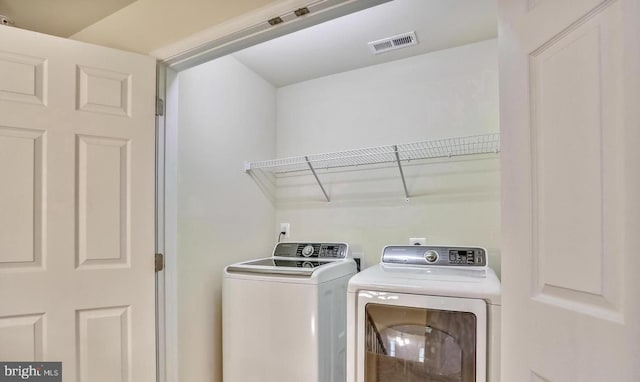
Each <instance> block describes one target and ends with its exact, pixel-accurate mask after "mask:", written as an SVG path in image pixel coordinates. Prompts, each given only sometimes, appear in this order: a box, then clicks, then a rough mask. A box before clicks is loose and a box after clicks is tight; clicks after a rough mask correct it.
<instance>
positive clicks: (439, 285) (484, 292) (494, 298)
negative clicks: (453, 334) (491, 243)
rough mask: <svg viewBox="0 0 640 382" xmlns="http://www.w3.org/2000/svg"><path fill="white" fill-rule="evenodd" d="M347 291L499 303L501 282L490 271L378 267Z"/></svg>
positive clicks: (360, 275)
mask: <svg viewBox="0 0 640 382" xmlns="http://www.w3.org/2000/svg"><path fill="white" fill-rule="evenodd" d="M348 290H349V292H350V293H357V292H358V291H360V290H371V291H381V292H390V293H409V294H416V295H431V296H446V297H465V298H476V299H483V300H486V301H487V302H489V303H491V304H497V305H499V304H500V294H501V291H500V280H498V277H497V276H496V274H495V272H494V271H493V270H492V269H491V268H481V269H469V268H459V267H442V266H434V267H430V266H413V267H411V266H406V265H390V264H377V265H374V266H372V267H369V268H367V269H365V270H363V271H362V272H360V273H358V274H356V275H355V276H353V277H352V278H351V280H349V287H348Z"/></svg>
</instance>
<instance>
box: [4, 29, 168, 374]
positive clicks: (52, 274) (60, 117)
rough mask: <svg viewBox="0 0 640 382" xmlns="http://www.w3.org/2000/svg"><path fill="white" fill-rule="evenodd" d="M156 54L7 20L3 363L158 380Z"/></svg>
mask: <svg viewBox="0 0 640 382" xmlns="http://www.w3.org/2000/svg"><path fill="white" fill-rule="evenodd" d="M154 99H155V61H154V59H152V58H151V57H146V56H141V55H137V54H133V53H127V52H121V51H117V50H113V49H108V48H103V47H98V46H92V45H88V44H84V43H80V42H76V41H71V40H66V39H61V38H57V37H51V36H46V35H42V34H37V33H33V32H28V31H24V30H19V29H16V28H10V27H5V26H0V182H1V183H0V360H3V361H32V360H36V361H37V360H43V361H62V362H63V376H64V380H65V381H69V382H72V381H78V382H152V381H155V353H156V351H155V335H154V333H155V331H154V327H155V313H154V293H155V292H154V267H153V262H154V261H153V258H154V256H153V250H154V220H153V219H154V142H155V132H154V130H155V124H154V118H155V117H154Z"/></svg>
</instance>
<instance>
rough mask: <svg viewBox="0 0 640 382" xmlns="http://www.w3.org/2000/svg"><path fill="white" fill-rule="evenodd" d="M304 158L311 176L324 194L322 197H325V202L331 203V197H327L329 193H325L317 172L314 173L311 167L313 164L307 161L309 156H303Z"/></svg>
mask: <svg viewBox="0 0 640 382" xmlns="http://www.w3.org/2000/svg"><path fill="white" fill-rule="evenodd" d="M304 160H306V161H307V165H308V166H309V170H311V172H312V173H313V176H314V177H315V178H316V182H318V186H320V189H321V190H322V193H323V194H324V197H325V198H326V199H327V202H328V203H331V199H329V195H327V191H325V189H324V187H322V182H320V178H318V174H316V170H315V169H314V168H313V165H311V162H310V161H309V157H308V156H305V157H304Z"/></svg>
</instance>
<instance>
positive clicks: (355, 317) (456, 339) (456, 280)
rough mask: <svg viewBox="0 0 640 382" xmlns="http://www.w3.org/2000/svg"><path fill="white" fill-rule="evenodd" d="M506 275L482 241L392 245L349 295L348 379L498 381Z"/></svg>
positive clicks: (354, 281) (373, 381)
mask: <svg viewBox="0 0 640 382" xmlns="http://www.w3.org/2000/svg"><path fill="white" fill-rule="evenodd" d="M500 294H501V291H500V281H499V280H498V277H497V276H496V274H495V272H494V271H493V270H492V269H491V268H489V267H488V266H487V252H486V250H485V249H483V248H477V247H446V246H387V247H385V248H384V249H383V252H382V262H381V263H380V264H378V265H376V266H373V267H370V268H367V269H365V270H363V271H362V272H360V273H358V274H357V275H355V276H354V277H353V278H352V279H351V280H350V281H349V286H348V297H347V337H348V338H347V381H348V382H427V381H429V382H431V381H438V382H487V381H488V382H498V381H499V371H500V370H499V369H500V363H499V359H500V353H499V352H500V348H499V346H500Z"/></svg>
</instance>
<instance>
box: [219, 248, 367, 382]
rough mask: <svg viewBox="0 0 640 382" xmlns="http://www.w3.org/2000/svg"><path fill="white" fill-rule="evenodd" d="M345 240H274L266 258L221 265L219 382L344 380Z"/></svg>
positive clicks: (350, 268) (350, 270) (348, 262)
mask: <svg viewBox="0 0 640 382" xmlns="http://www.w3.org/2000/svg"><path fill="white" fill-rule="evenodd" d="M355 273H356V263H355V262H354V260H353V259H351V258H350V256H349V247H348V245H347V244H345V243H308V242H305V243H278V244H277V245H276V247H275V248H274V251H273V255H272V256H271V257H267V258H263V259H258V260H252V261H247V262H243V263H238V264H233V265H230V266H228V267H226V268H225V271H224V281H223V298H222V325H223V334H222V342H223V344H222V346H223V349H222V350H223V357H222V358H223V380H224V382H343V381H345V379H346V305H347V304H346V296H347V282H348V280H349V278H351V276H353V274H355Z"/></svg>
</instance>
